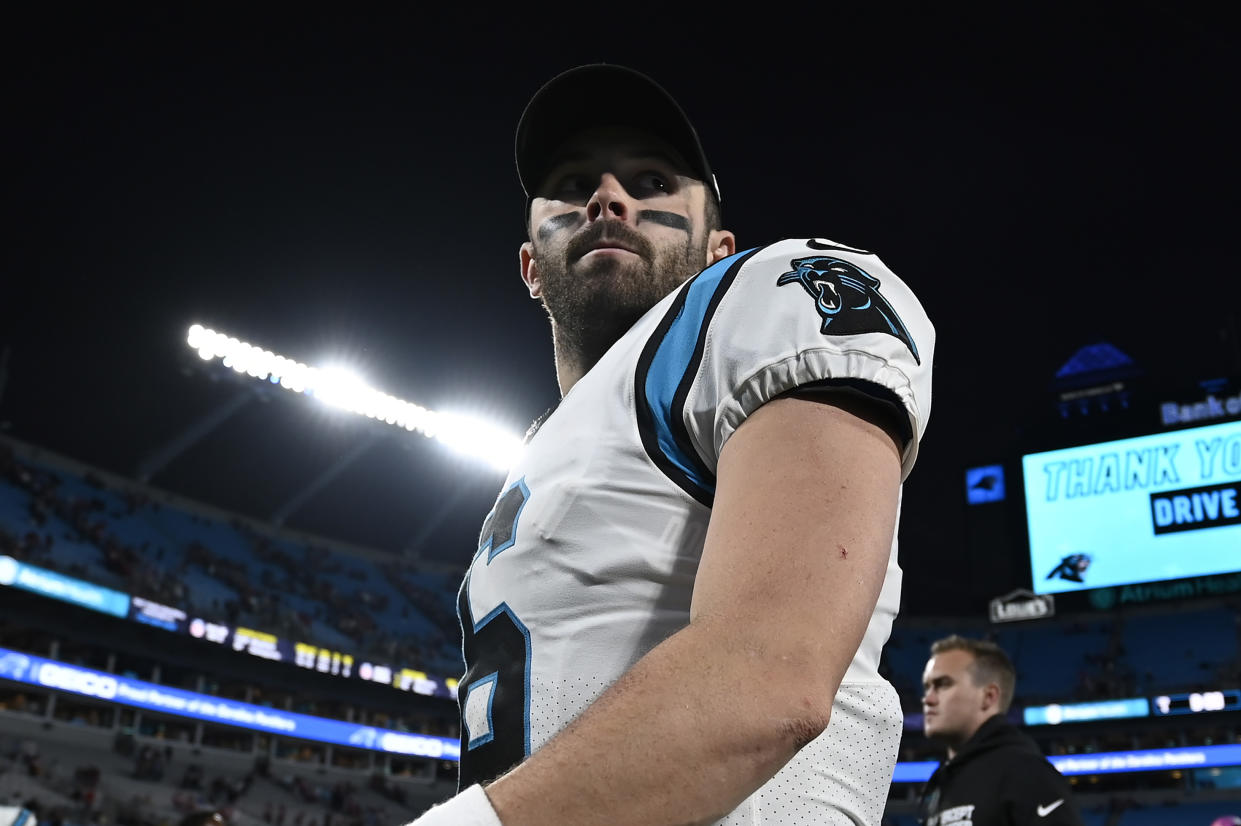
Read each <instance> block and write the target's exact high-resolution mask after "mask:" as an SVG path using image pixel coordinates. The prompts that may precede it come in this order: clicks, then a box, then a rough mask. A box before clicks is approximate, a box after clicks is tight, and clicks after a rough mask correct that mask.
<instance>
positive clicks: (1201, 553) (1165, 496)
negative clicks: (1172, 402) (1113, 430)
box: [1022, 422, 1241, 594]
mask: <svg viewBox="0 0 1241 826" xmlns="http://www.w3.org/2000/svg"><path fill="white" fill-rule="evenodd" d="M1022 470H1023V476H1024V485H1025V501H1026V515H1027V523H1028V524H1027V529H1028V531H1029V537H1030V566H1031V573H1032V576H1033V583H1032V587H1033V590H1034V591H1035V592H1036V593H1039V594H1046V593H1055V592H1061V591H1074V590H1082V589H1087V588H1100V587H1103V586H1113V585H1128V584H1132V583H1139V582H1157V581H1160V580H1167V579H1181V578H1184V577H1196V576H1210V575H1213V574H1222V573H1229V572H1232V571H1237V570H1241V553H1238V552H1237V549H1238V548H1241V422H1226V423H1223V424H1216V425H1209V426H1206V427H1199V428H1192V429H1188V430H1180V431H1174V432H1171V433H1160V434H1155V435H1150V436H1139V437H1137V438H1132V439H1121V440H1117V441H1112V442H1102V443H1098V444H1092V445H1084V446H1081V447H1072V448H1066V449H1062V450H1053V451H1048V452H1045V453H1033V454H1028V455H1026V456H1023V457H1022Z"/></svg>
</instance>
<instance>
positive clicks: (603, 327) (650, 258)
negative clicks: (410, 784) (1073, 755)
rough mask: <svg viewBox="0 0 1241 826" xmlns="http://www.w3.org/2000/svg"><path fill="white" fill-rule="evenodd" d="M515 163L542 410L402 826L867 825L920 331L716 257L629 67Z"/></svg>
mask: <svg viewBox="0 0 1241 826" xmlns="http://www.w3.org/2000/svg"><path fill="white" fill-rule="evenodd" d="M516 160H517V169H518V175H519V178H520V180H521V183H522V186H523V187H524V190H525V192H526V195H527V197H528V202H527V221H528V231H529V240H528V241H527V242H526V243H524V244H523V245H522V246H521V250H520V263H521V275H522V279H523V280H524V282H525V284H526V286H527V288H528V289H529V292H530V295H531V296H532V297H533V298H534V299H537V300H538V301H540V302H541V303H542V305H543V306H544V308H545V309H546V311H547V314H548V316H549V318H550V321H551V328H552V343H553V348H554V352H555V365H556V375H557V378H558V380H559V385H560V390H561V398H560V401H559V402H558V404H557V405H556V406H555V408H554V409H553V411H551V412H550V414H549V415H547V416H545V417H544V418H543V419H542V420H541V421H540V422H538V423H536V426H535V427H532V429H531V431H532V432H531V434H529V435H528V441H527V444H526V446H525V449H524V453H523V455H522V457H521V458H520V459H519V460H518V461H517V463H516V464H515V465H514V467H513V468H512V470H511V472H510V474H509V476H508V479H507V480H506V482H505V483H504V486H503V488H502V490H501V491H500V493H499V495H498V497H497V499H496V503H495V506H494V508H493V510H492V511H491V513H490V515H489V516H488V517H487V519H486V521H485V524H484V525H483V528H482V533H481V536H480V540H479V545H478V550H477V553H476V554H475V556H474V559H473V562H472V564H471V565H470V566H469V569H468V572H467V573H466V575H465V578H464V581H463V583H462V585H461V590H460V595H459V612H460V617H461V623H462V631H463V649H464V654H465V660H466V673H465V676H464V678H463V679H462V681H461V684H460V688H459V701H460V706H461V722H462V726H461V769H460V788H459V793H458V794H457V796H455V797H454V798H452V799H451V800H449V801H447V802H445V803H443V804H441V805H439V806H437V807H435V808H433V809H431V810H430V811H429V812H428V813H426V814H425V815H424V816H423V817H422V818H420V819H419V820H418V821H416V823H418V824H419V826H423V825H424V824H427V825H428V826H429V825H430V824H453V826H461V824H489V825H490V826H494V825H495V824H497V823H502V824H504V826H527V825H529V826H535V825H536V824H537V826H546V824H573V826H591V824H609V826H614V824H621V823H624V824H686V823H713V822H716V823H723V824H729V825H730V826H741V824H747V825H748V824H760V823H763V824H772V823H780V824H786V826H793V825H794V824H799V823H805V824H811V823H813V824H836V823H839V824H859V823H861V824H878V823H879V822H880V818H881V817H882V813H883V809H884V803H885V801H886V798H887V792H888V788H889V784H890V782H891V779H892V771H893V767H894V766H895V763H896V756H897V748H898V745H899V741H900V735H901V728H902V714H901V708H900V704H899V702H898V699H897V695H896V692H895V690H894V689H893V687H892V686H891V685H890V684H889V683H888V682H887V681H886V680H885V679H884V678H883V677H881V676H880V674H879V673H878V665H879V654H880V650H881V648H882V647H883V645H884V643H885V642H886V640H887V638H888V635H889V632H890V630H891V626H892V621H893V618H894V617H895V615H896V612H897V608H898V604H899V597H900V589H901V571H900V568H899V566H898V564H897V550H896V535H897V522H898V515H899V510H900V497H901V488H902V483H903V482H904V480H905V478H906V477H907V476H908V474H909V472H910V470H911V469H912V467H913V465H914V460H915V457H916V456H917V452H918V444H919V440H920V439H921V437H922V435H923V433H924V430H925V428H926V425H927V417H928V415H929V413H930V404H931V364H932V360H933V348H934V338H935V333H934V330H933V327H932V325H931V323H930V322H929V320H928V319H927V317H926V314H925V313H924V311H923V309H922V307H921V305H920V304H919V302H918V300H917V299H916V297H915V296H914V294H913V293H912V292H911V291H910V289H909V288H908V287H907V286H906V285H905V284H904V283H903V282H902V281H901V279H899V278H898V277H897V276H896V275H894V274H893V273H892V272H891V271H890V270H889V269H888V268H887V267H886V266H885V265H884V263H883V262H882V261H881V260H880V259H879V257H877V256H876V255H874V254H872V253H870V252H867V251H864V250H860V249H855V248H852V247H850V246H847V245H844V244H840V243H836V242H834V241H831V240H827V239H825V238H794V239H787V240H783V241H779V242H777V243H772V244H768V245H764V246H757V247H747V248H744V249H738V247H737V244H736V240H735V237H734V235H733V233H731V232H729V231H727V230H726V229H724V228H723V226H722V224H721V219H720V215H721V212H720V207H721V199H720V190H719V188H718V186H717V184H716V180H715V176H714V175H713V173H712V171H711V167H710V165H709V164H708V162H707V158H706V155H705V153H704V151H703V149H702V145H701V143H700V141H699V139H698V136H697V133H696V131H695V130H694V128H693V126H692V125H691V124H690V122H689V121H688V119H687V118H686V116H685V114H684V112H683V110H682V109H681V107H680V106H679V104H677V103H676V102H675V101H674V99H673V98H671V97H670V96H669V95H668V93H667V92H666V91H665V90H664V89H663V88H662V87H660V86H659V85H658V84H657V83H655V82H654V81H653V80H651V79H650V78H648V77H647V76H645V75H644V74H641V73H639V72H636V71H633V70H631V69H628V68H625V67H622V66H617V65H610V64H600V65H588V66H582V67H577V68H575V69H571V70H569V71H567V72H564V73H562V74H560V75H558V76H556V77H555V78H553V79H552V80H551V81H549V82H548V83H547V84H546V85H545V86H544V87H543V88H541V89H540V90H539V91H538V92H537V93H536V94H535V96H534V97H533V98H532V100H531V101H530V103H529V104H528V106H527V108H526V110H525V112H524V113H523V115H522V118H521V121H520V123H519V125H518V130H517V139H516Z"/></svg>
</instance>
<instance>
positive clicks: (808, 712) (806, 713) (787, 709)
mask: <svg viewBox="0 0 1241 826" xmlns="http://www.w3.org/2000/svg"><path fill="white" fill-rule="evenodd" d="M789 687H790V688H792V689H793V690H792V691H788V692H781V694H782V696H781V697H780V698H779V704H780V709H781V711H780V714H779V718H780V724H779V731H778V732H777V735H778V737H779V738H780V740H781V741H782V742H783V743H784V744H785V746H786V747H791V748H792V750H793V751H795V752H796V751H800V750H801V749H802V748H804V747H805V746H806V745H807V744H809V743H810V741H812V740H814V739H815V738H816V737H818V736H819V735H820V734H822V733H823V732H824V731H825V730H826V729H827V725H828V723H830V722H831V718H832V702H833V700H834V699H835V696H836V691H835V688H836V687H835V686H834V685H833V686H832V687H831V688H828V687H827V686H824V685H820V684H818V683H810V684H805V683H802V684H801V685H797V684H792V683H790V684H789Z"/></svg>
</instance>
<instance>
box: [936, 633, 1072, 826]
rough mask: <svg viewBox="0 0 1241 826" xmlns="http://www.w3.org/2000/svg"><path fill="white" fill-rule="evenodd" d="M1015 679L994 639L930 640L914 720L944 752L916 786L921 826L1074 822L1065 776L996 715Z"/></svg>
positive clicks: (1021, 825) (1003, 708) (1022, 825)
mask: <svg viewBox="0 0 1241 826" xmlns="http://www.w3.org/2000/svg"><path fill="white" fill-rule="evenodd" d="M1016 683H1017V673H1016V671H1015V670H1014V668H1013V664H1012V662H1011V661H1010V660H1009V658H1008V655H1007V654H1005V653H1004V651H1003V649H1001V648H1000V647H999V646H997V645H995V644H994V643H991V642H987V641H985V640H973V639H966V638H964V637H959V636H956V635H953V636H950V637H946V638H944V639H942V640H938V641H937V642H935V643H934V644H933V645H932V646H931V658H930V660H928V661H927V664H926V670H925V671H924V672H923V677H922V688H923V696H922V711H923V715H924V722H923V724H922V725H923V731H924V732H925V734H926V736H927V737H928V738H930V739H932V740H935V741H936V742H939V743H943V744H944V745H946V746H947V747H948V759H947V760H945V761H944V762H943V763H942V764H940V766H939V768H938V769H936V771H935V773H934V774H933V775H931V778H930V779H929V780H928V781H927V784H926V787H925V789H923V792H922V800H921V805H920V806H919V820H920V822H921V823H923V824H925V826H1082V818H1081V815H1080V813H1079V812H1078V810H1077V806H1076V805H1075V804H1074V802H1073V797H1072V794H1073V793H1072V789H1071V787H1070V786H1069V783H1068V781H1067V780H1065V778H1064V776H1063V775H1062V774H1060V772H1059V771H1058V770H1057V769H1056V767H1055V766H1053V765H1052V764H1051V763H1050V762H1048V760H1047V758H1046V757H1044V756H1043V753H1042V751H1040V750H1039V747H1038V745H1037V744H1036V743H1035V742H1034V740H1033V739H1031V738H1030V737H1029V736H1028V735H1027V734H1025V733H1024V732H1022V731H1021V730H1020V729H1018V728H1017V727H1016V726H1014V725H1013V724H1011V723H1009V722H1008V721H1007V720H1006V719H1005V718H1004V715H1005V713H1006V712H1007V711H1008V707H1009V705H1010V704H1011V703H1012V701H1013V690H1014V688H1015V687H1016Z"/></svg>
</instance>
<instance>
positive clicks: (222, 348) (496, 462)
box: [185, 324, 522, 471]
mask: <svg viewBox="0 0 1241 826" xmlns="http://www.w3.org/2000/svg"><path fill="white" fill-rule="evenodd" d="M185 342H186V344H188V345H189V346H190V347H191V348H192V349H194V350H195V351H196V352H197V353H198V357H199V358H201V359H202V360H203V361H214V360H216V359H219V360H220V363H221V364H223V365H224V366H225V367H228V368H229V369H231V370H233V371H235V372H237V373H239V374H243V375H248V376H251V377H253V378H255V379H258V380H259V381H267V382H270V383H271V384H278V385H280V386H281V387H283V388H284V389H286V390H290V391H292V392H294V393H301V394H303V395H306V396H311V397H313V398H315V399H317V400H319V401H320V402H322V403H324V404H326V405H328V406H329V407H332V408H335V409H337V410H346V411H349V412H351V413H357V414H358V415H360V416H366V417H368V418H371V419H375V420H376V421H381V422H385V423H387V424H390V425H393V426H394V427H400V428H403V429H405V430H408V431H416V432H418V433H421V434H422V435H423V436H426V437H427V438H432V439H437V440H438V441H439V442H441V443H442V444H444V445H445V446H447V447H449V448H451V449H452V450H454V451H456V452H457V453H461V454H463V455H465V456H469V457H471V458H473V459H477V460H481V461H483V462H485V463H487V464H489V465H491V466H492V467H493V468H495V469H496V470H501V471H503V470H508V468H509V467H510V466H511V465H512V463H513V461H514V460H515V459H516V458H517V454H518V453H519V452H520V450H521V443H522V439H521V437H520V436H518V435H517V434H514V433H512V432H510V431H508V430H505V429H504V428H502V427H499V426H497V425H495V424H493V423H491V422H488V421H485V420H483V419H480V418H477V417H474V416H470V415H466V414H461V413H444V412H437V411H434V410H428V409H427V408H425V407H420V406H418V405H416V404H414V403H413V402H407V401H404V400H402V399H398V398H396V397H395V396H389V395H388V394H386V393H382V392H380V391H378V390H376V389H374V388H373V387H371V386H369V385H368V384H367V383H366V381H365V379H363V378H362V377H361V376H359V375H358V374H357V373H354V372H352V371H350V370H348V369H346V368H343V367H338V366H327V367H323V368H318V367H310V366H307V365H305V364H302V363H301V362H299V361H294V360H293V359H290V358H287V357H285V356H281V355H277V354H275V353H273V352H271V351H270V350H264V349H262V348H261V347H256V346H254V345H253V344H247V343H246V342H244V341H240V340H239V339H237V338H234V337H232V336H228V335H225V334H224V333H218V332H216V331H215V330H211V329H208V328H206V327H204V326H202V325H201V324H194V325H192V326H191V327H190V329H189V332H188V333H187V334H186V338H185Z"/></svg>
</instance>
